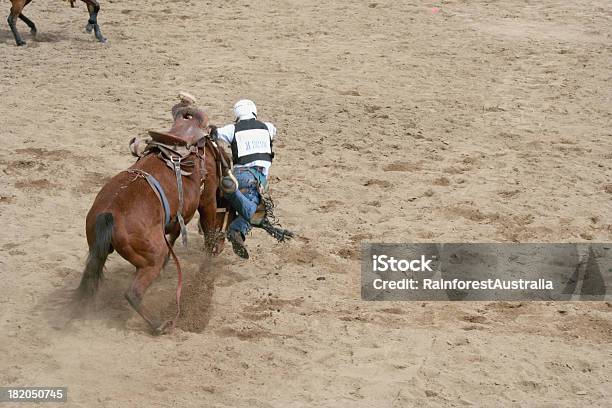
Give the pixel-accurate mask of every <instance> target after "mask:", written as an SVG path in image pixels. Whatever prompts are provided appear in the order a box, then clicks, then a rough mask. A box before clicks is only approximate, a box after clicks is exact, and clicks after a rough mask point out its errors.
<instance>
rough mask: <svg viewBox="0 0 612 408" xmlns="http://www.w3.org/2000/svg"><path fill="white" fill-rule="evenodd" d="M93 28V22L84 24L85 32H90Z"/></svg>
mask: <svg viewBox="0 0 612 408" xmlns="http://www.w3.org/2000/svg"><path fill="white" fill-rule="evenodd" d="M93 29H94V25H93V24H91V23H88V24H87V25H86V26H85V32H86V33H87V34H91V32H92V31H93Z"/></svg>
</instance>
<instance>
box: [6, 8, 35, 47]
mask: <svg viewBox="0 0 612 408" xmlns="http://www.w3.org/2000/svg"><path fill="white" fill-rule="evenodd" d="M11 3H12V5H11V12H10V14H9V16H8V18H7V21H8V25H9V27H11V31H12V32H13V37H15V42H16V43H17V45H18V46H21V45H26V42H25V41H24V40H23V38H21V35H19V31H17V24H16V23H17V21H16V19H17V18H18V17H19V16H20V15H21V11H22V10H23V8H24V7H25V5H26V1H25V0H13V1H11ZM30 22H31V21H30ZM26 24H27V23H26Z"/></svg>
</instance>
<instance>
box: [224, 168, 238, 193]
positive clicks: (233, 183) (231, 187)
mask: <svg viewBox="0 0 612 408" xmlns="http://www.w3.org/2000/svg"><path fill="white" fill-rule="evenodd" d="M221 190H222V191H223V192H224V193H225V194H232V193H235V192H236V191H238V180H236V177H234V175H233V174H232V173H231V172H229V173H228V174H227V176H223V177H222V178H221Z"/></svg>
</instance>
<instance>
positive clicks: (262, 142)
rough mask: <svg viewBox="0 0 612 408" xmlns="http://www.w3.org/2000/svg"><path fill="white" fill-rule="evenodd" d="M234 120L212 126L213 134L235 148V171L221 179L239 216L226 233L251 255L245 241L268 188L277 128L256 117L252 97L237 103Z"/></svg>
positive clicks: (238, 248) (238, 251) (243, 254)
mask: <svg viewBox="0 0 612 408" xmlns="http://www.w3.org/2000/svg"><path fill="white" fill-rule="evenodd" d="M234 120H235V122H234V123H231V124H229V125H226V126H223V127H221V128H217V129H213V130H212V134H213V137H215V136H216V137H217V138H218V139H221V140H223V141H224V142H226V143H228V144H229V145H230V146H231V149H232V161H233V163H234V167H233V169H232V172H231V173H229V174H228V175H227V176H225V177H223V178H222V180H221V189H222V190H223V192H224V194H225V197H226V198H227V199H228V201H229V202H230V204H231V205H232V207H233V208H234V209H235V210H236V212H237V213H238V217H237V218H236V219H235V220H234V221H233V222H232V223H231V224H230V226H229V231H228V233H227V237H228V239H229V241H230V242H231V243H232V248H233V249H234V252H235V253H236V255H238V256H239V257H241V258H244V259H248V258H249V252H248V251H247V249H246V247H245V245H244V241H245V239H246V234H247V233H248V232H249V231H250V230H251V223H250V220H251V217H252V216H253V214H255V212H256V210H257V206H258V205H259V202H260V201H261V192H262V191H265V190H266V189H267V179H268V173H269V171H270V166H271V165H272V159H273V158H274V153H273V151H272V140H273V139H274V137H275V136H276V128H275V127H274V125H273V124H272V123H269V122H262V121H260V120H258V119H257V107H256V106H255V103H253V101H251V100H249V99H242V100H239V101H238V102H236V104H235V105H234Z"/></svg>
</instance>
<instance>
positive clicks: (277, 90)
mask: <svg viewBox="0 0 612 408" xmlns="http://www.w3.org/2000/svg"><path fill="white" fill-rule="evenodd" d="M7 3H8V2H3V3H2V4H3V6H2V8H3V10H4V13H5V14H6V13H7V12H8V4H7ZM102 6H103V11H102V13H101V14H100V19H99V20H100V23H101V25H102V29H103V31H104V33H105V35H107V36H108V38H109V40H110V43H109V45H108V46H103V45H100V44H98V43H96V42H94V41H93V36H90V35H86V34H85V33H83V30H82V29H83V27H84V25H85V22H86V19H87V17H86V15H85V10H84V5H83V4H77V7H78V8H76V9H70V8H69V7H68V6H67V4H66V3H64V2H60V1H50V0H48V1H42V0H40V1H39V0H36V1H34V2H33V3H32V5H30V6H28V8H27V9H26V11H27V13H26V14H27V15H28V16H29V17H31V18H32V19H34V21H35V22H36V23H37V24H38V26H39V31H40V37H39V41H38V42H36V41H32V40H30V41H29V45H28V47H27V48H17V47H15V46H14V45H13V39H12V36H11V34H10V32H9V31H8V27H7V26H6V24H5V23H4V21H5V20H4V17H3V18H2V25H1V28H0V57H1V58H0V61H1V62H0V78H1V82H0V101H1V102H0V118H1V119H0V121H1V128H0V140H1V142H2V149H0V171H1V173H0V223H1V225H2V230H1V232H0V251H1V252H0V254H1V255H0V281H1V282H2V283H1V286H0V385H24V386H25V385H57V386H60V385H67V386H68V387H69V403H68V404H66V405H67V406H70V407H168V406H176V407H204V406H214V407H246V406H248V407H303V406H320V407H345V406H346V407H408V406H432V407H447V406H485V407H492V406H527V407H531V406H538V407H553V406H554V407H558V406H605V405H607V404H609V402H610V399H611V398H612V369H611V367H612V358H611V357H612V347H611V342H612V314H611V313H612V307H611V306H610V304H609V303H604V302H596V303H588V304H586V303H581V304H579V303H522V304H521V303H494V302H488V303H467V302H466V303H452V304H451V303H432V302H429V303H427V302H426V303H407V302H406V303H400V302H397V303H367V302H363V301H361V300H360V297H359V261H358V259H359V244H360V242H362V241H364V240H365V241H384V242H402V241H408V242H413V241H416V242H425V241H432V242H433V241H442V242H444V241H447V242H448V241H453V242H454V241H482V242H508V241H521V242H529V241H538V242H572V241H590V240H592V241H594V242H597V241H603V242H608V241H611V240H612V211H611V210H612V164H611V163H612V160H611V159H612V144H611V129H612V126H611V125H612V111H611V106H612V104H611V101H610V97H611V95H612V91H611V86H610V79H611V78H610V74H611V71H610V66H611V62H612V59H611V51H612V47H611V46H610V44H611V43H612V32H611V30H610V27H612V14H611V9H610V3H609V2H608V1H583V0H577V1H574V2H569V1H560V0H558V1H545V2H538V1H460V0H457V1H441V2H439V3H430V2H412V1H390V0H371V1H368V2H363V1H357V2H342V1H328V2H319V1H313V0H301V1H297V0H293V1H288V0H277V1H269V0H264V1H258V2H246V1H238V0H225V1H201V0H192V1H189V0H185V1H170V2H168V1H167V2H162V1H158V0H153V1H143V0H134V1H131V2H123V1H121V2H120V1H104V2H103V4H102ZM433 6H438V7H440V8H441V10H440V12H438V13H433V12H432V10H431V8H432V7H433ZM5 14H3V15H5ZM19 27H20V28H21V30H22V33H23V34H24V37H25V38H26V39H29V36H27V35H26V33H27V30H26V27H25V26H24V25H23V24H22V23H20V26H19ZM178 90H188V91H191V92H193V93H194V94H196V95H197V96H198V97H199V98H200V100H201V101H202V104H203V105H205V106H206V108H207V110H208V112H209V113H210V115H211V118H212V121H213V122H215V123H219V124H222V123H226V122H228V121H230V120H231V111H230V107H231V105H232V104H233V102H234V101H235V100H237V99H238V98H240V97H245V96H248V97H250V98H252V99H254V100H255V101H256V102H257V103H258V104H259V109H260V117H261V118H264V119H266V120H271V121H272V122H274V123H275V124H276V125H277V127H278V128H279V131H280V133H279V141H278V143H277V144H276V147H277V161H276V162H275V164H274V167H273V170H272V189H273V194H274V196H275V197H276V201H277V204H278V206H279V209H278V215H279V216H280V217H281V219H282V221H283V224H284V225H285V226H287V227H289V228H291V229H294V230H296V231H297V232H298V234H299V238H298V239H297V240H295V241H294V242H292V243H290V244H287V245H280V244H276V243H275V242H274V241H273V240H272V239H271V238H270V237H268V236H267V235H265V234H263V233H261V232H254V233H253V235H252V236H251V237H250V238H249V239H248V245H249V248H250V250H251V254H252V259H251V260H250V261H249V262H245V261H242V260H240V259H238V258H237V257H236V256H235V255H234V254H233V253H232V252H231V251H230V250H226V251H225V252H224V253H223V254H222V256H221V257H219V258H218V259H216V260H215V261H214V262H212V263H211V262H209V261H207V260H205V259H204V258H203V256H202V253H201V247H202V243H201V238H200V237H199V236H198V235H197V229H196V228H195V224H193V225H190V226H189V227H190V244H189V246H188V247H187V248H179V251H178V252H179V256H180V257H181V259H182V263H183V268H184V269H185V270H186V272H187V275H188V276H187V287H186V298H185V302H184V307H185V312H184V316H183V319H182V320H181V323H180V328H179V329H178V330H176V331H175V333H174V334H172V335H168V336H163V337H153V336H151V335H149V334H148V332H147V330H146V327H145V325H144V323H143V322H142V321H141V319H140V317H138V316H137V315H136V314H135V313H134V312H133V311H132V310H131V308H130V307H129V306H128V304H127V302H126V301H125V300H124V298H123V292H124V290H125V288H126V287H127V285H128V283H129V281H130V279H131V276H132V272H133V269H132V267H131V266H130V265H129V264H127V263H126V262H125V261H124V260H122V259H121V258H120V257H118V256H117V255H115V254H113V255H111V257H110V260H109V262H108V264H107V279H106V280H105V282H104V285H103V288H102V290H101V292H100V293H99V295H98V297H97V299H96V302H95V304H94V306H93V307H92V310H91V311H89V312H88V314H87V317H86V318H79V319H76V320H73V321H71V322H68V323H66V322H65V320H66V319H65V318H64V317H65V315H66V299H67V297H68V293H69V290H70V289H72V288H74V287H76V285H77V284H78V280H79V278H80V274H81V271H82V267H83V262H84V259H85V256H86V251H87V245H86V241H85V237H84V219H85V214H86V212H87V210H88V208H89V206H90V205H91V203H92V201H93V198H94V196H95V194H96V192H97V191H98V190H99V188H100V187H101V185H102V184H103V183H104V180H105V178H107V177H109V176H112V175H113V174H115V173H116V172H118V171H119V170H121V169H123V168H125V167H127V166H128V165H130V163H131V162H132V158H131V156H130V155H129V153H128V150H127V141H128V140H129V139H130V138H131V137H134V136H142V135H144V132H145V130H146V129H149V128H167V127H168V125H169V118H170V116H169V107H170V106H171V105H172V104H173V103H174V101H175V99H174V98H175V94H176V93H177V91H178ZM175 282H176V274H175V269H174V267H172V266H169V267H168V268H167V270H166V271H165V272H164V273H163V276H162V277H161V278H160V279H159V280H158V281H157V282H156V283H155V284H154V285H153V287H152V288H151V290H150V292H149V294H148V296H147V298H146V301H147V304H149V305H150V306H151V307H153V308H156V309H157V310H159V311H160V313H167V314H169V315H170V314H172V312H173V304H172V293H173V290H174V285H175ZM3 406H4V405H3ZM19 406H23V405H19ZM608 406H609V405H608Z"/></svg>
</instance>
